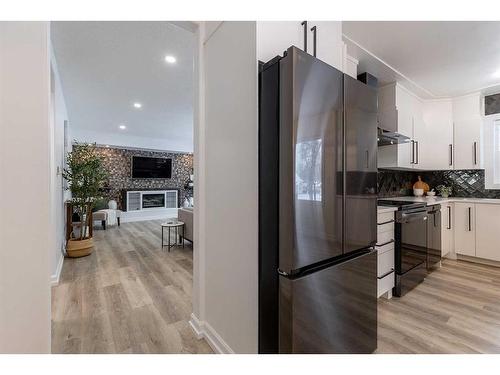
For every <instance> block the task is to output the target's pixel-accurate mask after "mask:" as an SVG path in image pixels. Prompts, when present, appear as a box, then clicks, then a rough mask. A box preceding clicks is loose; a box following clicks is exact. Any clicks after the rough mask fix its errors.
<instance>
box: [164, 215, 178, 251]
mask: <svg viewBox="0 0 500 375" xmlns="http://www.w3.org/2000/svg"><path fill="white" fill-rule="evenodd" d="M164 228H167V244H166V245H164V244H163V238H164V236H163V229H164ZM179 228H182V238H183V240H182V247H184V222H182V221H178V220H176V221H174V220H169V221H166V222H164V223H161V248H162V249H163V247H165V246H167V249H168V251H169V252H170V249H171V248H172V247H174V246H177V244H178V242H177V241H178V236H179ZM172 229H175V241H174V244H173V245H172V244H171V243H170V231H171V230H172Z"/></svg>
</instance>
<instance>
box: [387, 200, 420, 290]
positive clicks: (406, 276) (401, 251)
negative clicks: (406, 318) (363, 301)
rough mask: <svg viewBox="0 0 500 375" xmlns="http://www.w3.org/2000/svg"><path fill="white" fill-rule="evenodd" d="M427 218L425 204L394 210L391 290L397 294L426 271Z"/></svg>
mask: <svg viewBox="0 0 500 375" xmlns="http://www.w3.org/2000/svg"><path fill="white" fill-rule="evenodd" d="M427 220H428V217H427V207H426V205H425V204H423V205H417V206H410V207H401V208H400V210H399V211H396V225H395V262H394V265H395V268H396V272H395V276H396V280H395V287H394V290H393V294H394V295H395V296H397V297H400V296H402V295H403V294H405V293H406V292H407V291H409V290H410V289H413V288H414V287H415V286H416V285H417V284H419V283H421V282H422V281H423V280H424V278H425V276H426V275H427V268H426V263H427Z"/></svg>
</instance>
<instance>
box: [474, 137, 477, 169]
mask: <svg viewBox="0 0 500 375" xmlns="http://www.w3.org/2000/svg"><path fill="white" fill-rule="evenodd" d="M474 165H477V142H474Z"/></svg>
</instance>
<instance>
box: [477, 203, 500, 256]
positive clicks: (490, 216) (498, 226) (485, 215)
mask: <svg viewBox="0 0 500 375" xmlns="http://www.w3.org/2000/svg"><path fill="white" fill-rule="evenodd" d="M475 206H476V207H475V209H476V210H475V211H476V257H478V258H483V259H489V260H496V261H500V246H499V242H500V241H499V240H500V205H493V204H476V205H475Z"/></svg>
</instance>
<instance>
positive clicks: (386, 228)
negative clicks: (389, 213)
mask: <svg viewBox="0 0 500 375" xmlns="http://www.w3.org/2000/svg"><path fill="white" fill-rule="evenodd" d="M384 232H394V221H385V222H383V224H377V233H384Z"/></svg>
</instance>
